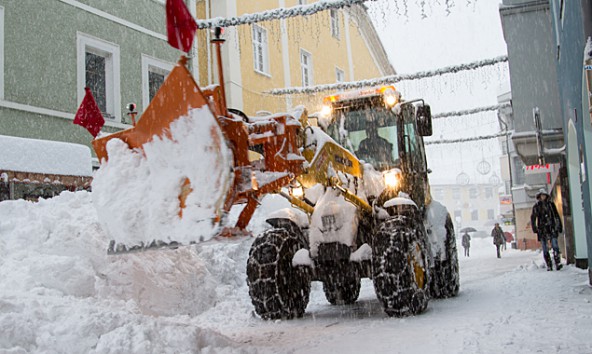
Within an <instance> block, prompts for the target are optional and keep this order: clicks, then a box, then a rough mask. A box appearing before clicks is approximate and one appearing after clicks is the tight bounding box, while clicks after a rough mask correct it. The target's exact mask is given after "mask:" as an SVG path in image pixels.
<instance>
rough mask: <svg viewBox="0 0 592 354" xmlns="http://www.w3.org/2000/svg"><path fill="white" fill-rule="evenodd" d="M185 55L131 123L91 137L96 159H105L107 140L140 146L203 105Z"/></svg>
mask: <svg viewBox="0 0 592 354" xmlns="http://www.w3.org/2000/svg"><path fill="white" fill-rule="evenodd" d="M186 60H187V59H186V58H185V57H182V58H181V60H179V63H178V64H177V65H176V66H175V67H174V68H173V70H172V71H171V73H170V74H169V75H168V77H167V79H166V80H165V81H164V83H163V84H162V86H161V87H160V89H159V90H158V92H157V93H156V95H155V96H154V98H153V99H152V101H151V102H150V104H149V105H148V108H147V109H146V111H144V113H143V114H142V119H140V121H139V122H138V123H137V124H136V126H134V127H133V128H129V129H126V130H123V131H120V132H117V133H114V134H111V135H109V136H106V137H103V138H98V139H95V140H93V142H92V144H93V147H94V149H95V152H96V153H97V157H98V158H99V161H102V160H103V159H105V160H107V159H108V156H107V147H106V146H107V142H108V141H109V140H111V139H114V138H118V139H121V140H123V141H124V142H125V143H126V144H127V145H128V146H129V147H130V149H134V148H141V147H142V146H143V145H144V144H145V143H147V142H149V141H151V140H152V139H153V137H154V136H155V135H156V136H158V137H163V136H165V135H169V134H170V124H171V122H173V121H174V120H176V119H177V118H179V117H181V116H186V115H187V114H188V112H189V109H191V108H200V107H203V106H205V105H207V101H206V98H205V96H204V95H203V93H202V92H201V90H200V89H199V87H198V86H197V84H196V83H195V81H194V80H193V78H192V77H191V74H190V73H189V71H188V70H187V69H186V68H185V62H186Z"/></svg>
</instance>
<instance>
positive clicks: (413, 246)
mask: <svg viewBox="0 0 592 354" xmlns="http://www.w3.org/2000/svg"><path fill="white" fill-rule="evenodd" d="M373 244H374V246H373V251H372V273H373V278H374V290H375V291H376V296H377V297H378V299H379V300H380V301H381V302H382V304H383V307H384V311H385V312H386V313H387V314H388V315H389V316H398V317H399V316H409V315H415V314H419V313H421V312H423V311H424V310H425V309H426V308H427V306H428V301H429V296H428V293H427V290H428V285H429V266H428V260H427V254H426V248H425V235H422V232H421V229H420V228H418V227H413V225H411V224H410V222H409V219H407V218H405V217H403V216H396V217H394V218H392V219H389V220H386V221H384V222H383V223H382V224H381V225H380V227H379V228H378V232H377V233H376V235H375V236H374V241H373Z"/></svg>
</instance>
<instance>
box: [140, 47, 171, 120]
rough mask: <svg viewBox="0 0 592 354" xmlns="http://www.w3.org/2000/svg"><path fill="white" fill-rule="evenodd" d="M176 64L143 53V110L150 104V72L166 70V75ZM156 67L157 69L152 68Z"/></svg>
mask: <svg viewBox="0 0 592 354" xmlns="http://www.w3.org/2000/svg"><path fill="white" fill-rule="evenodd" d="M174 66H175V65H174V64H172V63H169V62H166V61H164V60H160V59H158V58H154V57H151V56H149V55H146V54H142V110H143V111H145V110H146V108H148V105H149V104H150V79H149V73H150V72H151V71H153V72H159V71H160V72H166V73H165V79H166V76H167V75H168V74H169V73H170V72H171V71H172V70H173V67H174ZM151 69H156V70H151Z"/></svg>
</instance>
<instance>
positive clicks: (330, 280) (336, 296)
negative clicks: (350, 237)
mask: <svg viewBox="0 0 592 354" xmlns="http://www.w3.org/2000/svg"><path fill="white" fill-rule="evenodd" d="M361 284H362V279H361V278H360V275H359V273H358V271H357V269H356V268H355V266H354V265H352V264H350V263H349V262H348V261H343V262H340V264H339V263H338V264H336V265H335V267H334V268H333V269H332V271H330V273H329V275H328V276H326V278H325V279H324V280H323V291H324V292H325V298H327V301H329V303H331V304H332V305H350V304H353V303H354V302H356V300H358V296H360V287H361Z"/></svg>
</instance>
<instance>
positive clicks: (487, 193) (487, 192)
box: [485, 187, 493, 198]
mask: <svg viewBox="0 0 592 354" xmlns="http://www.w3.org/2000/svg"><path fill="white" fill-rule="evenodd" d="M485 198H493V189H492V188H491V187H487V188H485Z"/></svg>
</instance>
